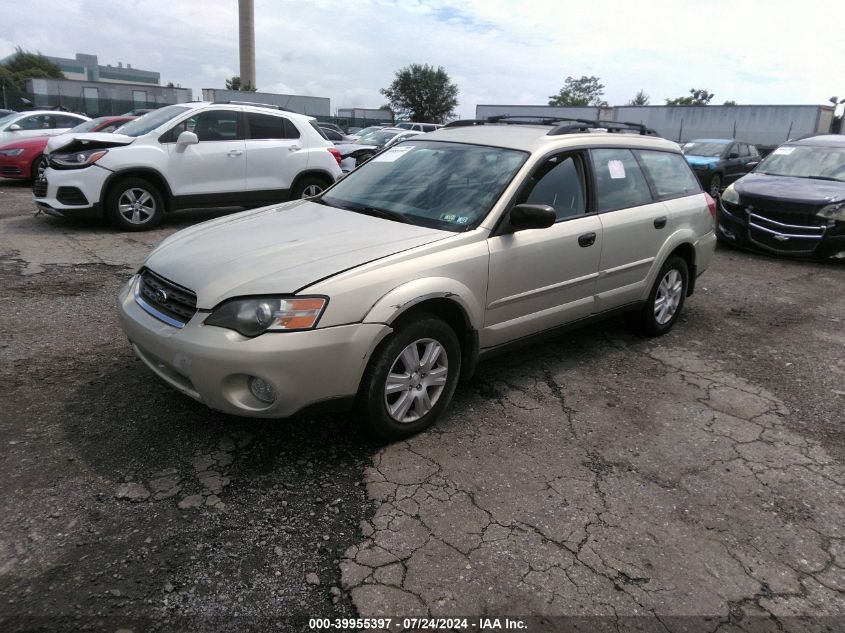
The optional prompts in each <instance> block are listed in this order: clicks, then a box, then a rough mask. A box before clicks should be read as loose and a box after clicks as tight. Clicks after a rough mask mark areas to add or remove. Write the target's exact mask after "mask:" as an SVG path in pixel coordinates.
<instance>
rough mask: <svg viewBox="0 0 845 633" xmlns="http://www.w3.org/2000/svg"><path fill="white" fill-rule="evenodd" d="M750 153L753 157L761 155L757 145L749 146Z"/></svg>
mask: <svg viewBox="0 0 845 633" xmlns="http://www.w3.org/2000/svg"><path fill="white" fill-rule="evenodd" d="M748 151H749V152H751V155H752V156H759V155H760V151H759V150H758V149H757V146H756V145H749V146H748Z"/></svg>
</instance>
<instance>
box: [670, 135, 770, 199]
mask: <svg viewBox="0 0 845 633" xmlns="http://www.w3.org/2000/svg"><path fill="white" fill-rule="evenodd" d="M682 150H683V152H684V156H685V157H686V159H687V162H688V163H689V164H690V165H691V166H692V168H693V170H694V171H695V175H696V176H698V180H699V181H700V182H701V186H702V187H704V188H705V190H707V191H708V192H709V193H710V195H711V196H713V197H714V198H715V197H717V196H718V195H719V194H720V193H721V191H722V189H724V188H725V186H727V185H729V184H731V183H732V182H734V181H735V180H737V179H738V178H742V177H743V176H744V175H745V174H747V173H748V172H749V171H751V170H752V169H754V167H756V166H757V164H758V163H759V162H760V152H759V151H757V147H756V146H754V145H751V144H749V143H743V142H741V141H736V140H734V139H719V138H701V139H696V140H694V141H689V142H688V143H684V144H683V147H682Z"/></svg>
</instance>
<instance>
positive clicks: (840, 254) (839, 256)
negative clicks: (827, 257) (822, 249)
mask: <svg viewBox="0 0 845 633" xmlns="http://www.w3.org/2000/svg"><path fill="white" fill-rule="evenodd" d="M831 259H845V251H839V252H838V253H836V255H832V256H831Z"/></svg>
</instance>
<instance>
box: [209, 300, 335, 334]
mask: <svg viewBox="0 0 845 633" xmlns="http://www.w3.org/2000/svg"><path fill="white" fill-rule="evenodd" d="M327 303H328V299H327V298H326V297H254V298H250V299H233V300H231V301H227V302H226V303H223V304H221V305H220V306H218V307H217V308H215V309H214V311H213V312H212V313H211V315H210V316H209V317H208V318H207V319H206V320H205V324H206V325H216V326H217V327H225V328H228V329H230V330H235V332H238V333H240V334H243V335H244V336H250V337H251V336H258V335H259V334H263V333H264V332H286V331H293V330H310V329H312V328H314V327H316V325H317V322H318V321H319V320H320V317H321V316H322V314H323V310H324V309H325V307H326V304H327Z"/></svg>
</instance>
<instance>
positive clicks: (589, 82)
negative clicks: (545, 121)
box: [549, 75, 607, 107]
mask: <svg viewBox="0 0 845 633" xmlns="http://www.w3.org/2000/svg"><path fill="white" fill-rule="evenodd" d="M603 96H604V84H602V83H601V82H600V81H599V78H598V77H596V76H594V75H591V76H589V77H587V75H583V76H581V77H580V78H579V79H576V78H575V77H567V78H566V81H564V82H563V88H561V89H560V92H558V93H557V94H556V95H549V105H550V106H597V107H599V106H601V107H605V106H607V101H604V100H603V99H602V97H603Z"/></svg>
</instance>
